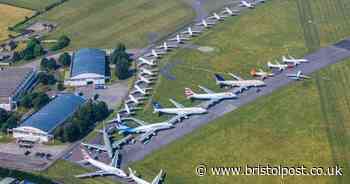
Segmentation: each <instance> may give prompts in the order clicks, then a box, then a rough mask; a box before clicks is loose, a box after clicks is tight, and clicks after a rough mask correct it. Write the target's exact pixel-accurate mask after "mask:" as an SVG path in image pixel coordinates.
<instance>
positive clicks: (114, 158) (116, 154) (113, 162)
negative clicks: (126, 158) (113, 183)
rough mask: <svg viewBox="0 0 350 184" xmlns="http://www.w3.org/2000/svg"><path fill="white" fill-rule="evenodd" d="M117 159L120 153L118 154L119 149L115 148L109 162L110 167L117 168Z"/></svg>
mask: <svg viewBox="0 0 350 184" xmlns="http://www.w3.org/2000/svg"><path fill="white" fill-rule="evenodd" d="M119 159H120V154H119V150H116V151H115V153H114V157H113V159H112V161H111V163H110V164H109V165H110V166H112V167H115V168H118V165H119Z"/></svg>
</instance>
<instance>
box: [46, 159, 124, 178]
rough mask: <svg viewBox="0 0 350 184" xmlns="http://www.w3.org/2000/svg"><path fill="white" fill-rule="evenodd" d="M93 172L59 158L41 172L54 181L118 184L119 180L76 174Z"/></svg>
mask: <svg viewBox="0 0 350 184" xmlns="http://www.w3.org/2000/svg"><path fill="white" fill-rule="evenodd" d="M86 172H91V170H89V169H85V168H82V167H80V166H78V165H74V164H72V163H69V162H67V161H63V160H59V161H57V162H56V163H55V164H54V165H53V166H52V167H50V168H49V169H48V170H47V171H43V172H40V175H43V176H46V177H49V178H50V179H53V180H54V181H59V182H62V183H74V184H97V183H98V184H117V183H118V182H116V181H112V180H111V179H109V178H103V177H99V178H98V177H97V178H93V179H78V178H75V177H74V175H77V174H83V173H86Z"/></svg>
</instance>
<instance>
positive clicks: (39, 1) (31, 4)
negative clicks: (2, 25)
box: [0, 0, 58, 10]
mask: <svg viewBox="0 0 350 184" xmlns="http://www.w3.org/2000/svg"><path fill="white" fill-rule="evenodd" d="M57 1H58V0H0V3H5V4H9V5H13V6H17V7H21V8H27V9H31V10H42V9H44V8H45V7H47V6H48V5H50V4H52V3H55V2H57Z"/></svg>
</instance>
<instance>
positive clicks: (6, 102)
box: [0, 68, 37, 111]
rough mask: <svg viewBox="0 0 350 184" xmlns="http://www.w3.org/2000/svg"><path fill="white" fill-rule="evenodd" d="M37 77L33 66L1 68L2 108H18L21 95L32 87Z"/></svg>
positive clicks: (0, 95)
mask: <svg viewBox="0 0 350 184" xmlns="http://www.w3.org/2000/svg"><path fill="white" fill-rule="evenodd" d="M36 79H37V73H36V71H35V70H34V69H33V68H8V69H2V70H0V108H2V109H5V110H6V111H12V110H14V109H16V107H17V103H18V101H19V100H20V98H21V96H22V95H23V94H24V93H26V92H27V91H28V90H30V89H31V88H32V86H33V85H34V84H35V82H36Z"/></svg>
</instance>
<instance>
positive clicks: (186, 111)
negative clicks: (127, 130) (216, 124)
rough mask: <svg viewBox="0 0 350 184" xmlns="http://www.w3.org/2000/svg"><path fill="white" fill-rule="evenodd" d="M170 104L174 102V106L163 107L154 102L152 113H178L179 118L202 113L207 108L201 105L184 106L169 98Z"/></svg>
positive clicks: (205, 111)
mask: <svg viewBox="0 0 350 184" xmlns="http://www.w3.org/2000/svg"><path fill="white" fill-rule="evenodd" d="M169 100H170V102H171V103H172V104H174V106H175V107H174V108H163V107H162V106H161V105H160V104H159V103H157V102H154V103H153V108H154V111H153V113H159V115H161V114H162V113H165V114H176V115H179V119H181V118H188V116H190V115H194V114H204V113H207V110H206V109H204V108H202V107H185V106H184V105H182V104H180V103H178V102H175V101H174V100H173V99H169Z"/></svg>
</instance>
